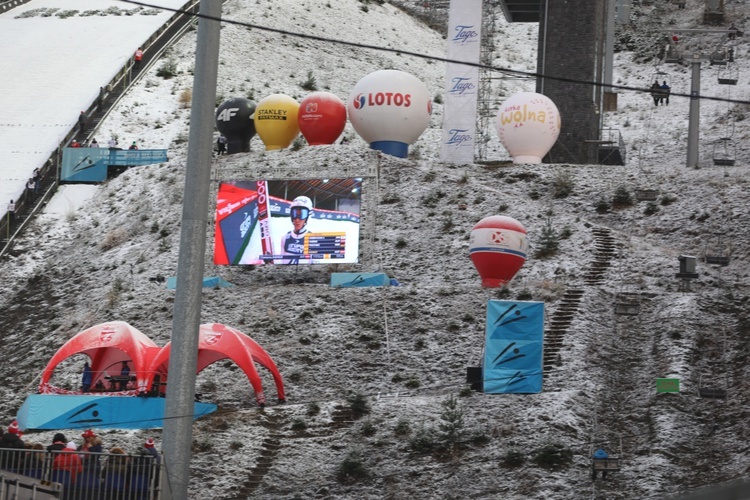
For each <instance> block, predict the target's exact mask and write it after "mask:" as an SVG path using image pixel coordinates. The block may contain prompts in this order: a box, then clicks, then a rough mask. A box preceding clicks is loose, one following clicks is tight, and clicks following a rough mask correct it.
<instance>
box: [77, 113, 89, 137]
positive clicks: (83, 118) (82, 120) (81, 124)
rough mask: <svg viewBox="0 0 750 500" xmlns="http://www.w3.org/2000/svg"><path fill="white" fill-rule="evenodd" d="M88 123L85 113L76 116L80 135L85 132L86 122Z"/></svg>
mask: <svg viewBox="0 0 750 500" xmlns="http://www.w3.org/2000/svg"><path fill="white" fill-rule="evenodd" d="M88 121H89V118H88V116H86V113H85V112H83V111H81V114H80V115H78V126H79V127H80V133H81V134H83V133H85V132H86V122H88Z"/></svg>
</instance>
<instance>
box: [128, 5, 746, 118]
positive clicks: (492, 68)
mask: <svg viewBox="0 0 750 500" xmlns="http://www.w3.org/2000/svg"><path fill="white" fill-rule="evenodd" d="M123 1H124V2H126V3H131V4H133V5H140V6H142V7H148V8H153V9H162V10H167V11H170V12H175V13H177V14H186V15H190V16H194V17H198V18H203V19H208V20H212V21H219V22H221V23H225V24H233V25H237V26H242V27H245V28H251V29H257V30H259V31H266V32H269V33H276V34H279V35H285V36H293V37H297V38H302V39H305V40H314V41H317V42H323V43H330V44H335V45H344V46H346V47H351V48H357V49H368V50H375V51H380V52H389V53H392V54H398V55H407V56H411V57H416V58H419V59H426V60H429V61H436V62H443V63H453V64H462V65H464V66H470V67H474V68H479V69H484V70H489V71H496V72H498V73H504V74H507V75H513V76H516V77H522V78H544V79H547V80H555V81H559V82H566V83H574V84H579V85H589V86H592V87H602V88H608V89H617V90H626V91H631V92H641V93H648V94H650V93H651V92H652V89H650V88H644V87H630V86H627V85H615V84H613V83H601V82H592V81H589V80H579V79H576V78H566V77H562V76H551V75H545V74H543V73H533V72H530V71H520V70H514V69H509V68H500V67H496V66H492V65H486V64H481V63H472V62H466V61H457V60H453V59H449V58H447V57H440V56H431V55H427V54H422V53H419V52H412V51H409V50H403V49H392V48H388V47H379V46H377V45H370V44H365V43H360V42H348V41H346V40H338V39H335V38H328V37H324V36H319V35H312V34H305V33H297V32H294V31H289V30H283V29H279V28H269V27H267V26H262V25H259V24H252V23H246V22H243V21H235V20H232V19H227V18H224V17H213V16H207V15H204V14H201V13H193V12H190V11H186V10H181V9H175V8H170V7H163V6H159V5H153V4H149V3H145V2H139V1H137V0H123ZM670 97H685V98H690V99H695V97H696V96H693V95H691V94H683V93H679V92H670ZM698 98H699V99H704V100H709V101H719V102H730V103H735V104H750V101H746V100H739V99H731V98H725V97H716V96H705V95H700V96H698Z"/></svg>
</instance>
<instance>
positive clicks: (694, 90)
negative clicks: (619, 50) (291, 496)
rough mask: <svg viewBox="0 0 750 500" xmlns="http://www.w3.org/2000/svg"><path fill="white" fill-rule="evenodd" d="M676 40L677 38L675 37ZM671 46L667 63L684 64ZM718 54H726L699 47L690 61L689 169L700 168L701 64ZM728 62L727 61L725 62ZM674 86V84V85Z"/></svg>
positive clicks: (700, 32) (698, 31)
mask: <svg viewBox="0 0 750 500" xmlns="http://www.w3.org/2000/svg"><path fill="white" fill-rule="evenodd" d="M662 31H663V32H664V33H672V34H678V33H680V34H682V33H687V34H698V35H705V34H719V35H728V36H731V35H734V34H736V30H701V29H683V30H679V29H678V30H662ZM675 40H676V37H675ZM676 43H677V42H675V44H674V45H671V46H670V47H669V49H668V51H667V55H666V59H667V60H668V61H667V62H674V63H677V64H681V63H682V62H683V54H682V53H681V51H680V49H679V48H678V47H677V45H676ZM717 54H724V56H725V57H726V52H721V51H719V52H717V51H713V52H711V51H709V52H703V50H702V48H701V47H698V49H697V50H695V52H693V54H692V57H691V58H690V60H689V61H688V62H689V63H690V68H691V78H690V113H689V117H688V145H687V164H686V166H687V168H698V141H699V135H700V109H701V105H700V95H701V64H702V63H703V61H709V62H712V61H715V60H716V59H714V58H715V57H716V56H717ZM724 62H726V61H724ZM673 85H674V84H673Z"/></svg>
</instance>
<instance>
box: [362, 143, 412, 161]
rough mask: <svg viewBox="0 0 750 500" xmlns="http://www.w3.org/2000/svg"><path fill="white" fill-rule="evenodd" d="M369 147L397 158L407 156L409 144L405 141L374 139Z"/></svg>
mask: <svg viewBox="0 0 750 500" xmlns="http://www.w3.org/2000/svg"><path fill="white" fill-rule="evenodd" d="M370 147H371V148H372V149H377V150H378V151H382V152H383V153H385V154H387V155H391V156H395V157H397V158H406V157H408V156H409V145H408V144H406V143H405V142H398V141H375V142H371V143H370Z"/></svg>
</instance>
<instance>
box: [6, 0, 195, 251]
mask: <svg viewBox="0 0 750 500" xmlns="http://www.w3.org/2000/svg"><path fill="white" fill-rule="evenodd" d="M11 1H12V2H19V1H23V2H24V3H25V2H27V1H29V0H11ZM5 3H9V2H5ZM0 5H4V4H0ZM199 5H200V0H189V1H187V2H186V3H185V4H184V5H183V6H182V9H181V12H176V13H174V15H172V17H170V18H169V20H168V21H167V22H166V23H164V24H163V25H162V26H161V27H160V28H159V29H158V30H157V31H156V32H155V33H153V34H152V35H151V36H150V37H149V38H148V39H147V40H146V42H144V43H143V44H142V45H141V47H142V48H143V49H144V52H145V55H146V56H147V60H148V63H147V65H146V66H145V67H144V68H143V70H141V71H140V72H139V74H138V75H137V76H136V78H135V79H133V80H131V77H132V66H133V60H132V58H128V61H127V62H126V63H125V64H124V65H123V66H122V68H120V70H119V71H118V72H117V74H115V76H114V77H113V78H112V79H111V80H110V81H109V82H108V83H107V84H105V86H104V87H100V88H99V91H98V92H97V96H96V98H95V99H94V101H93V103H92V104H91V105H90V106H89V107H88V108H87V109H85V111H84V113H85V114H86V117H87V118H91V116H92V115H93V114H94V113H95V112H96V111H99V110H100V109H101V107H102V106H103V103H104V101H105V99H106V98H107V97H109V96H110V95H111V94H112V92H113V90H114V89H116V88H117V87H118V86H119V85H122V87H123V91H122V92H121V93H120V94H119V96H118V97H117V99H116V100H115V101H114V102H113V103H111V104H110V105H109V106H108V109H107V110H106V111H104V114H103V116H102V118H101V120H100V121H99V124H101V122H102V121H104V120H105V119H106V118H107V117H108V116H109V114H110V113H111V111H112V110H113V109H114V108H115V107H116V105H117V104H118V103H119V102H120V99H122V97H123V96H124V94H125V93H126V92H125V91H126V90H127V89H128V88H129V87H131V86H132V85H133V84H135V83H136V82H138V81H139V80H140V78H142V77H143V75H144V74H146V70H147V69H148V68H151V67H152V66H153V65H154V64H155V63H156V62H157V61H158V60H159V58H160V57H161V56H162V55H163V54H164V52H165V51H166V50H167V48H169V47H170V46H172V45H173V44H174V43H175V42H176V41H177V40H179V39H180V38H181V37H182V36H183V35H184V34H185V32H186V31H187V30H188V28H189V27H190V22H189V20H190V19H191V18H192V17H193V14H196V13H197V12H198V9H199ZM180 23H182V25H181V26H180ZM175 26H179V28H178V29H177V31H176V32H174V33H170V30H172V28H174V27H175ZM166 35H169V38H167V39H164V38H163V37H165V36H166ZM159 42H160V43H159ZM152 47H155V51H154V52H153V53H149V49H150V48H152ZM98 130H99V125H98V124H97V126H96V127H95V128H93V129H92V130H90V131H89V133H88V135H87V138H88V137H93V136H94V134H95V133H96V132H97V131H98ZM77 135H78V126H77V125H76V126H75V127H74V128H73V129H71V130H70V131H69V132H68V133H67V134H66V135H65V137H64V138H63V139H62V141H61V142H60V144H59V145H58V147H57V148H56V149H55V151H54V152H53V153H52V154H51V155H50V156H49V158H48V159H47V161H45V162H44V165H42V166H41V167H40V168H39V170H40V175H41V176H42V178H47V177H48V176H51V175H54V181H53V183H52V184H51V185H50V186H49V188H48V189H47V190H46V191H45V193H44V195H43V196H41V197H40V198H39V199H38V200H36V201H32V200H28V199H27V193H26V192H24V193H23V194H22V195H21V196H20V197H19V199H17V200H16V214H17V215H18V214H19V213H21V212H22V211H23V210H25V209H26V208H28V204H29V203H34V208H33V209H32V212H31V213H30V214H29V217H27V218H26V219H25V220H24V221H23V223H22V224H21V225H20V226H19V227H17V228H16V230H15V231H13V234H12V235H9V238H8V241H7V242H6V244H5V245H4V246H3V247H2V249H0V258H2V257H3V256H4V255H5V254H6V253H7V252H9V251H10V249H11V248H12V246H13V243H14V240H15V239H16V238H17V237H18V236H19V235H20V234H21V232H22V231H23V230H24V229H25V228H26V227H27V225H28V223H29V221H30V220H31V219H32V218H33V216H35V215H36V214H37V213H39V211H40V210H41V207H43V206H44V203H46V202H47V201H49V199H51V198H52V195H53V194H54V193H55V192H56V191H57V187H58V186H59V180H60V166H61V156H62V148H64V147H66V146H68V144H70V142H71V141H72V140H73V138H74V137H76V136H77ZM0 214H1V216H0V234H2V235H5V234H6V233H7V232H8V213H7V208H6V207H5V206H2V207H0Z"/></svg>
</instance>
